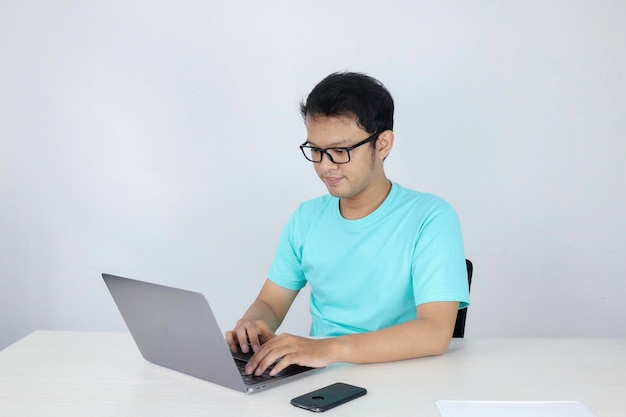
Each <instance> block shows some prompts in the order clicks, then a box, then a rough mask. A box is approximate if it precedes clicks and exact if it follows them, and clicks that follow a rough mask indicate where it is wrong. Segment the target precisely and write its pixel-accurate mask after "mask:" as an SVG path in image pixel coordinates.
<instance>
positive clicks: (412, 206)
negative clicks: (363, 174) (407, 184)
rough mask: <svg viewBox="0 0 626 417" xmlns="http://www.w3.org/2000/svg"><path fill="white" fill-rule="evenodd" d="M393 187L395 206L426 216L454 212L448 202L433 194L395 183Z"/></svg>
mask: <svg viewBox="0 0 626 417" xmlns="http://www.w3.org/2000/svg"><path fill="white" fill-rule="evenodd" d="M393 189H394V197H393V202H394V205H395V206H396V207H397V208H404V209H406V210H408V211H410V212H417V213H421V214H422V215H426V216H429V215H436V214H439V213H443V212H453V213H454V212H455V210H454V208H453V207H452V205H451V204H450V203H448V202H447V201H446V200H444V199H443V198H441V197H439V196H437V195H435V194H432V193H426V192H421V191H416V190H412V189H409V188H404V187H403V186H401V185H400V184H397V183H393Z"/></svg>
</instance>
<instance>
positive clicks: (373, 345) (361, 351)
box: [248, 302, 459, 374]
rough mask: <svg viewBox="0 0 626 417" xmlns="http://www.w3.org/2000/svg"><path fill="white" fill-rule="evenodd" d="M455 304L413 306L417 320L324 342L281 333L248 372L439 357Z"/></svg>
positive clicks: (255, 358) (449, 333)
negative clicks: (297, 366)
mask: <svg viewBox="0 0 626 417" xmlns="http://www.w3.org/2000/svg"><path fill="white" fill-rule="evenodd" d="M458 306H459V303H457V302H434V303H426V304H422V305H420V306H418V307H417V317H418V318H417V319H415V320H412V321H409V322H406V323H402V324H399V325H396V326H392V327H388V328H385V329H381V330H376V331H373V332H367V333H359V334H351V335H346V336H340V337H335V338H328V339H314V340H312V339H307V338H303V337H297V336H292V335H287V334H283V335H280V336H277V337H275V338H273V339H272V340H270V341H269V342H267V343H266V344H264V345H263V346H262V347H261V348H260V349H259V350H258V351H257V353H256V354H255V355H254V356H253V357H252V359H251V360H250V363H249V368H248V370H249V372H250V373H252V372H254V373H257V374H261V373H262V372H263V371H264V370H265V369H266V368H267V367H268V366H269V365H271V364H272V363H274V362H275V361H276V360H278V359H281V358H282V359H281V360H280V362H279V363H278V364H277V365H276V366H275V367H274V369H273V370H272V374H276V373H278V372H280V371H281V370H283V369H284V368H286V367H287V366H289V365H291V364H298V365H304V366H313V367H321V366H326V365H329V364H331V363H334V362H352V363H375V362H391V361H397V360H403V359H412V358H417V357H421V356H432V355H441V354H443V353H444V352H445V351H446V349H447V348H448V345H449V344H450V340H451V338H452V332H453V330H454V323H455V320H456V314H457V310H458Z"/></svg>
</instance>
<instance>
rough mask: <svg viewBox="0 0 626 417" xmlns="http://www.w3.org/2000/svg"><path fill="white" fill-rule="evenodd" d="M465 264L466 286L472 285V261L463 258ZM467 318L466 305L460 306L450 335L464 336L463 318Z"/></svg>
mask: <svg viewBox="0 0 626 417" xmlns="http://www.w3.org/2000/svg"><path fill="white" fill-rule="evenodd" d="M465 264H466V265H467V287H468V288H471V287H472V272H474V265H472V261H470V260H469V259H466V260H465ZM466 318H467V307H465V308H462V309H460V310H459V312H458V313H457V315H456V324H455V325H454V333H452V337H463V336H465V319H466Z"/></svg>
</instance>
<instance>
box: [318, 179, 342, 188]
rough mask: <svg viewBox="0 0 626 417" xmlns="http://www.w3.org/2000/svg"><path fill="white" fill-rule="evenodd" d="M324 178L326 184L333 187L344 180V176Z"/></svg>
mask: <svg viewBox="0 0 626 417" xmlns="http://www.w3.org/2000/svg"><path fill="white" fill-rule="evenodd" d="M323 179H324V182H325V183H326V185H328V186H330V187H333V186H335V185H337V184H339V183H340V182H341V181H342V180H343V177H324V178H323Z"/></svg>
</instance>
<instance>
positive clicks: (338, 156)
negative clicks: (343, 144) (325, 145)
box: [327, 149, 350, 164]
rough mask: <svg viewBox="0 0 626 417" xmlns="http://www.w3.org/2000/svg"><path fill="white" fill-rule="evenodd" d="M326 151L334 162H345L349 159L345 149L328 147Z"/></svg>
mask: <svg viewBox="0 0 626 417" xmlns="http://www.w3.org/2000/svg"><path fill="white" fill-rule="evenodd" d="M327 152H328V153H329V154H330V156H331V157H332V158H333V162H335V163H336V164H345V163H346V162H348V161H349V160H350V154H349V153H348V152H349V151H348V150H347V149H328V150H327Z"/></svg>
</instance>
